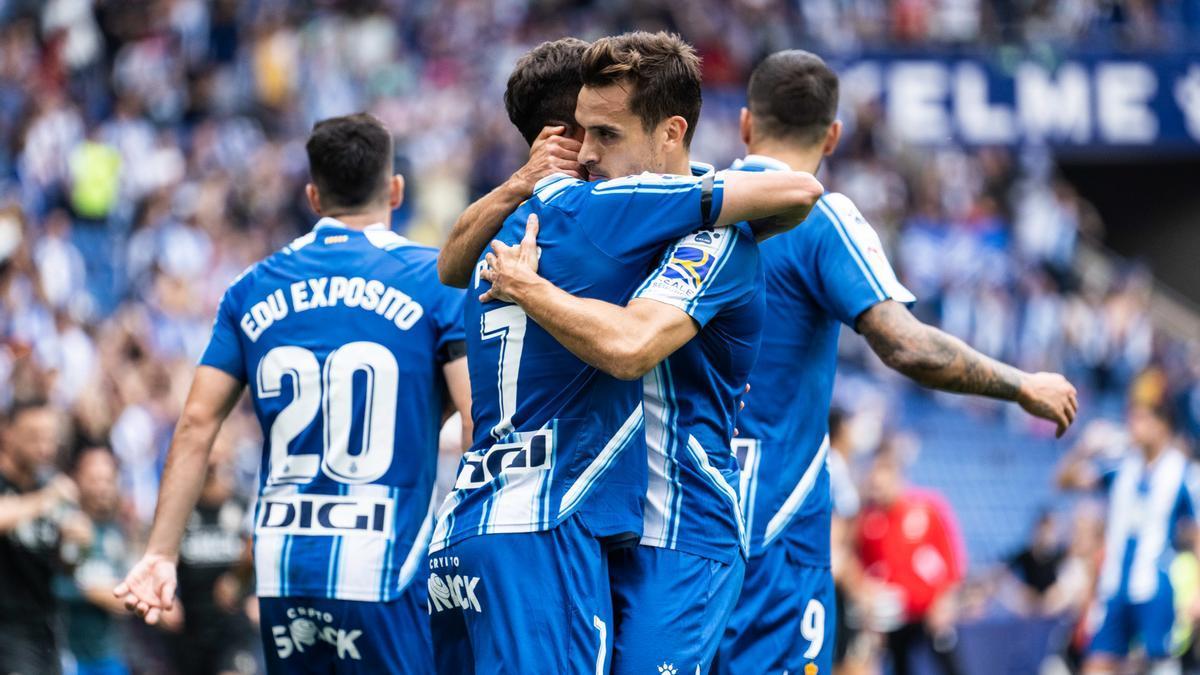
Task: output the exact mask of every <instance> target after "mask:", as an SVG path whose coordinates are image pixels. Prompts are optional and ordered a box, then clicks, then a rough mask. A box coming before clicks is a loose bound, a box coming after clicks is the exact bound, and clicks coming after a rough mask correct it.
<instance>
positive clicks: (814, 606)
mask: <svg viewBox="0 0 1200 675" xmlns="http://www.w3.org/2000/svg"><path fill="white" fill-rule="evenodd" d="M836 612H837V601H836V599H835V595H834V587H833V574H832V573H831V572H830V570H829V568H828V567H814V566H811V565H806V564H804V563H802V562H801V561H799V560H798V559H797V558H796V556H795V554H794V552H793V551H792V550H791V548H790V547H789V546H787V544H785V543H784V542H783V541H778V542H775V543H773V544H771V545H770V546H767V548H766V550H765V551H763V553H762V555H759V556H756V557H754V558H751V559H750V562H749V564H748V565H747V566H746V582H745V583H744V584H743V585H742V595H741V597H740V598H738V601H737V606H736V607H735V608H734V610H733V617H732V618H731V619H730V620H729V625H728V627H727V628H726V629H725V637H724V639H723V640H722V641H721V649H720V652H719V658H718V663H717V667H716V669H715V672H717V673H721V674H722V675H740V674H741V673H772V674H778V673H805V672H808V670H806V668H807V667H808V664H810V663H811V664H814V665H815V666H816V672H817V673H832V672H833V650H834V634H835V633H836V631H837V628H836V626H837V621H836V619H837V614H836Z"/></svg>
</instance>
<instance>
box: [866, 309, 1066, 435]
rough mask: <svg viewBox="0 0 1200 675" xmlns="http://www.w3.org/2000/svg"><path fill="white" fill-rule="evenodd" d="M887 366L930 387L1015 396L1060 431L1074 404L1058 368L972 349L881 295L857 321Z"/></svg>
mask: <svg viewBox="0 0 1200 675" xmlns="http://www.w3.org/2000/svg"><path fill="white" fill-rule="evenodd" d="M856 329H857V330H858V332H860V333H862V335H863V337H865V338H866V339H867V343H868V344H870V345H871V349H872V350H874V351H875V353H876V354H878V355H879V358H880V359H882V360H883V362H884V363H885V364H887V366H888V367H889V368H892V369H893V370H896V371H898V372H900V373H902V374H904V375H905V376H907V377H908V378H910V379H912V380H914V381H915V382H917V383H919V384H921V385H924V386H926V387H930V388H933V389H941V390H942V391H950V392H954V393H957V394H971V395H975V396H986V397H989V398H995V399H1000V400H1003V401H1015V402H1017V403H1018V404H1019V405H1020V406H1021V407H1022V408H1024V409H1025V412H1028V413H1029V414H1031V415H1034V416H1036V417H1041V418H1042V419H1046V420H1050V421H1051V422H1054V423H1055V424H1057V425H1058V435H1059V436H1062V435H1063V434H1064V433H1065V432H1066V430H1067V427H1069V426H1071V422H1073V421H1074V420H1075V413H1076V411H1077V410H1078V408H1079V404H1078V402H1077V400H1076V398H1075V387H1073V386H1071V383H1070V382H1067V380H1066V378H1064V377H1063V376H1062V375H1059V374H1057V373H1026V372H1024V371H1022V370H1019V369H1017V368H1014V367H1012V366H1010V365H1008V364H1005V363H1001V362H999V361H996V360H995V359H992V358H989V357H987V356H984V355H983V354H980V353H979V352H977V351H975V350H974V349H971V347H969V346H967V344H966V343H964V342H963V341H962V340H959V339H958V338H956V337H954V336H953V335H949V334H948V333H945V332H943V331H941V330H938V329H937V328H934V327H933V326H928V325H926V324H923V323H921V322H920V321H918V320H917V318H916V317H914V316H913V315H912V313H910V312H909V311H908V309H906V308H905V307H904V306H903V305H901V304H900V303H898V302H895V301H893V300H886V301H884V302H881V303H879V304H877V305H875V306H874V307H871V308H870V309H868V310H867V311H865V312H863V313H862V315H861V316H860V317H859V318H858V323H857V326H856Z"/></svg>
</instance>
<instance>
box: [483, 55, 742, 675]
mask: <svg viewBox="0 0 1200 675" xmlns="http://www.w3.org/2000/svg"><path fill="white" fill-rule="evenodd" d="M664 50H666V51H668V53H671V52H674V53H678V54H681V55H682V56H681V60H682V61H683V62H684V63H683V65H684V66H685V67H684V69H683V71H682V74H673V77H674V80H675V81H676V82H679V81H681V80H683V79H684V78H685V77H686V78H687V79H688V80H691V81H692V82H693V83H694V86H693V87H691V90H690V91H687V92H686V93H687V94H688V95H689V98H688V99H686V100H687V102H688V104H689V108H690V109H692V110H698V109H699V107H700V69H699V59H697V58H696V57H695V55H694V54H693V53H692V51H691V49H690V48H689V47H687V46H686V45H684V44H683V43H681V42H678V41H671V42H668V41H664V40H663V39H662V38H659V37H657V36H648V35H647V34H644V33H643V34H637V33H635V34H630V35H625V36H621V37H618V38H606V39H603V40H599V41H597V42H596V43H595V44H594V45H593V46H592V48H591V49H589V51H588V53H587V54H586V55H585V57H584V68H583V81H584V89H583V91H581V92H580V95H579V108H578V114H577V121H578V122H579V124H580V125H581V126H583V127H584V130H585V139H584V142H583V146H582V149H581V151H580V154H579V158H580V160H581V161H582V163H583V166H584V168H585V169H586V170H587V172H588V174H589V175H590V176H592V177H593V178H596V177H602V176H620V175H624V174H628V173H631V172H633V171H637V170H638V169H639V168H643V167H646V166H652V165H653V161H654V160H653V155H652V154H651V153H652V151H653V146H650V147H647V146H646V145H645V144H644V143H638V142H637V140H638V139H637V135H636V134H635V133H631V132H632V131H633V130H636V129H638V127H648V126H649V125H650V124H651V123H652V122H653V120H655V119H656V117H654V115H656V114H657V115H661V114H662V113H659V112H657V111H655V110H654V109H653V107H652V106H649V105H648V103H647V102H646V101H643V100H640V99H639V96H641V95H642V93H643V92H646V93H649V90H651V89H652V87H653V80H654V78H655V77H658V76H659V70H658V69H656V68H655V67H653V66H652V65H648V62H649V63H652V62H653V59H655V58H662V55H661V52H663V51H664ZM664 74H666V73H664ZM681 75H682V76H681ZM626 91H631V92H632V93H630V94H626V93H625V92H626ZM593 101H603V102H604V106H605V107H604V108H602V109H603V110H604V112H605V115H604V116H603V117H598V116H595V117H594V116H592V115H591V114H590V112H591V111H590V108H591V107H592V106H593ZM643 111H644V112H643ZM692 120H694V114H693V115H692ZM684 149H685V150H686V146H685V148H684ZM681 162H686V153H684V154H683V156H682V157H681ZM682 166H683V164H682V163H680V164H676V165H675V167H670V166H668V167H667V168H668V170H675V171H679V170H681V169H682ZM612 182H614V183H619V182H620V181H612ZM535 237H536V228H535V227H533V226H532V225H531V226H530V227H529V228H528V229H527V230H526V236H525V239H524V240H523V242H522V244H521V246H520V248H519V249H518V248H514V247H507V246H505V245H503V244H497V245H496V253H494V254H488V256H487V258H486V260H487V263H488V269H485V270H484V271H483V272H482V276H483V277H484V278H485V279H487V280H489V281H491V282H492V284H493V286H492V290H491V291H490V296H489V297H502V298H504V299H507V300H511V301H513V302H516V303H517V304H518V305H520V307H521V308H522V309H524V310H525V312H526V313H527V314H528V315H529V316H530V317H531V318H532V319H533V320H534V321H536V322H537V323H538V325H540V326H542V327H543V328H544V329H545V330H546V331H547V332H549V333H550V335H552V336H553V337H554V338H555V339H556V340H557V341H558V342H559V343H560V344H562V345H563V346H565V347H567V348H568V349H570V350H571V351H572V352H573V353H574V354H576V355H577V356H579V357H580V358H581V359H583V360H584V361H586V362H587V363H590V364H592V365H594V366H596V367H597V368H600V369H601V370H602V371H604V372H606V373H609V374H610V375H613V376H615V377H620V378H622V379H630V380H632V379H638V378H642V377H643V376H645V379H644V381H643V400H644V406H645V419H646V441H647V446H648V450H649V462H648V469H649V485H648V490H647V493H646V501H645V515H644V521H643V530H642V536H641V540H640V543H641V545H640V546H628V547H623V548H619V549H617V550H614V551H613V553H612V554H611V556H610V564H611V565H612V572H613V575H612V579H613V582H612V585H613V596H614V603H613V605H614V606H613V610H614V622H615V623H614V627H615V639H614V644H613V647H614V653H613V662H612V670H613V672H614V673H646V672H655V671H657V670H658V669H659V668H664V669H670V668H674V669H676V670H681V671H683V672H688V673H690V672H693V671H696V670H700V671H704V672H707V670H708V668H709V666H710V664H711V661H712V658H713V656H714V654H715V653H716V649H717V645H718V643H719V641H720V638H721V634H722V632H723V631H724V626H725V622H726V620H727V619H728V618H729V613H730V611H732V609H733V603H734V601H735V600H736V599H737V595H738V591H739V590H740V588H741V581H742V573H743V570H744V565H745V559H744V553H745V551H744V545H745V531H744V527H743V526H742V522H741V512H740V510H739V507H738V497H737V492H736V489H735V488H734V485H736V484H737V482H738V481H737V475H738V467H737V461H736V459H735V458H734V457H733V455H732V453H731V452H730V450H729V441H730V438H731V437H732V432H733V418H734V412H735V408H736V400H737V397H738V396H739V395H740V394H741V393H742V392H743V390H744V386H745V382H746V378H747V377H748V376H749V372H750V368H751V366H752V365H753V363H754V358H755V355H756V352H757V350H758V338H759V334H760V333H761V331H762V314H763V305H762V303H763V287H762V274H761V269H760V267H759V261H758V248H757V244H756V242H755V239H754V235H753V233H752V232H751V230H750V228H749V227H748V226H745V227H741V228H739V227H734V226H727V227H720V228H711V229H704V230H700V231H698V232H695V233H692V234H689V235H688V236H687V237H684V238H683V239H680V240H679V241H677V242H675V243H674V244H673V245H672V246H671V247H670V248H669V249H668V250H667V252H666V253H665V254H664V255H663V256H662V258H661V262H660V264H659V265H658V268H657V269H656V270H654V271H653V272H652V273H651V275H650V276H649V278H647V279H646V280H645V281H644V282H643V283H642V284H641V285H640V287H639V288H638V290H637V291H636V292H635V293H634V296H633V298H632V299H631V300H630V301H629V302H628V304H627V305H625V306H621V305H617V304H612V303H608V302H603V301H600V300H597V299H585V298H582V297H576V296H574V295H571V294H569V293H567V292H565V291H563V290H561V289H559V288H558V287H556V286H555V285H554V284H552V283H550V282H548V281H547V280H545V279H543V278H542V277H539V276H538V275H537V254H536V250H537V248H536V242H535Z"/></svg>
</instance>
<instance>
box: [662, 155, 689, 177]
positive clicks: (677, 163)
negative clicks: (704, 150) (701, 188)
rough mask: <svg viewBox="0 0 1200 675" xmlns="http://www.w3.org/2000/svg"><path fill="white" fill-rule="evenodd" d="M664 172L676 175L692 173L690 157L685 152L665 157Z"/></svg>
mask: <svg viewBox="0 0 1200 675" xmlns="http://www.w3.org/2000/svg"><path fill="white" fill-rule="evenodd" d="M664 173H668V174H673V175H676V176H690V175H692V162H691V157H689V156H688V154H687V153H686V152H685V153H683V154H681V155H678V156H675V157H671V158H669V159H667V165H666V171H664Z"/></svg>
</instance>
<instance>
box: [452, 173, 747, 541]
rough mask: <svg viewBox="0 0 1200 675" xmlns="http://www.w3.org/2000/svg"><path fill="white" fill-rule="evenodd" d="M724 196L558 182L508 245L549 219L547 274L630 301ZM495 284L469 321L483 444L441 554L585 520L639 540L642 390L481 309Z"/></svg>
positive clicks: (653, 184) (687, 185)
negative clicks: (534, 221)
mask: <svg viewBox="0 0 1200 675" xmlns="http://www.w3.org/2000/svg"><path fill="white" fill-rule="evenodd" d="M694 171H697V172H703V173H705V174H711V172H712V169H711V167H698V168H696V169H694ZM723 191H724V182H723V180H722V179H721V178H720V177H719V176H718V177H714V176H711V175H706V176H705V177H703V178H701V177H686V176H660V175H656V174H648V173H644V174H641V175H639V176H630V177H627V178H619V179H615V180H609V181H603V182H596V183H585V182H583V181H580V180H575V179H572V178H569V177H566V176H562V175H558V176H551V177H549V178H547V179H545V180H543V181H541V182H540V183H539V184H538V185H537V187H536V189H535V190H534V194H533V197H532V198H531V199H529V200H528V201H527V202H525V203H524V204H522V205H521V206H520V207H519V208H518V209H517V210H516V212H514V213H513V214H512V215H511V216H509V217H508V219H507V220H506V221H505V222H504V224H503V226H502V227H501V229H500V232H499V233H498V234H497V237H496V238H497V239H499V240H500V241H503V242H506V243H510V244H515V243H516V242H519V241H520V239H521V237H522V236H523V235H524V233H525V221H526V219H527V217H528V216H529V215H530V214H531V213H536V214H537V215H538V218H539V221H540V230H539V234H538V245H539V247H540V249H541V258H540V264H539V269H538V273H539V274H541V275H542V276H543V277H545V278H546V279H547V280H549V281H550V282H552V283H553V284H554V285H556V286H558V287H559V288H561V289H563V290H565V291H567V292H568V293H571V294H573V295H576V296H580V297H586V298H597V299H600V300H605V301H607V302H613V303H618V304H625V303H626V302H627V301H628V300H629V298H630V297H631V296H632V295H633V292H634V291H635V290H636V289H637V287H638V284H639V283H640V282H641V281H642V280H643V279H645V277H646V274H647V272H648V271H649V270H650V269H651V268H652V267H653V263H654V262H655V260H656V259H657V258H658V256H659V255H660V254H661V253H662V251H663V249H664V247H665V246H666V245H667V244H669V243H671V242H673V241H675V240H676V239H679V238H680V237H682V236H683V235H685V234H687V233H689V232H692V231H694V230H697V229H699V228H701V227H705V226H708V225H711V223H712V222H713V221H714V220H715V219H716V217H717V215H718V214H719V213H720V210H721V198H722V194H723ZM706 195H707V196H706ZM479 264H480V265H482V264H483V262H482V257H481V262H480V263H479ZM488 287H489V284H488V283H487V282H486V281H484V280H482V279H481V278H480V276H479V268H477V269H476V272H475V275H474V279H473V289H472V291H471V292H470V293H469V294H468V295H469V297H468V299H467V301H466V310H465V319H464V325H465V326H467V357H468V359H467V362H468V365H469V367H470V370H471V392H472V395H473V396H474V398H473V404H472V416H473V418H474V422H475V443H474V445H473V446H472V448H471V450H470V451H469V452H468V453H467V454H466V456H464V457H463V462H462V465H461V467H460V471H459V475H458V480H457V483H456V485H455V489H454V491H453V492H451V493H450V495H448V496H447V498H446V502H445V503H444V504H443V505H442V508H441V511H440V512H439V514H438V525H437V528H436V529H435V531H434V535H433V542H432V543H431V545H430V550H431V551H438V550H441V549H442V548H443V547H445V546H449V545H451V544H453V543H455V542H457V541H461V540H462V539H465V538H467V537H471V536H475V535H481V534H489V533H502V532H534V531H539V530H547V529H550V528H553V527H555V526H557V525H558V524H559V523H560V522H562V521H563V520H564V519H566V518H567V517H569V516H570V515H572V514H573V513H579V514H580V517H581V518H582V519H583V522H584V524H585V525H586V526H587V528H588V530H589V531H590V532H592V533H593V534H594V535H596V536H600V537H603V536H613V535H621V534H635V535H636V534H638V533H640V531H641V527H642V509H641V501H642V498H643V495H644V493H645V490H646V461H645V454H644V453H645V448H646V446H645V434H644V433H643V428H644V425H643V417H642V405H641V396H642V392H641V386H640V384H639V383H637V382H623V381H621V380H618V379H616V378H614V377H611V376H609V375H607V374H605V373H603V372H601V371H599V370H597V369H596V368H593V367H592V366H589V365H588V364H586V363H584V362H583V361H581V360H580V359H578V358H577V357H575V355H573V354H572V353H571V352H569V351H567V349H566V348H564V347H563V346H562V345H560V344H559V343H558V342H557V341H556V340H555V339H554V338H553V337H551V336H550V334H549V333H547V332H546V331H545V330H543V329H542V328H541V326H538V325H537V324H536V323H535V322H533V321H530V320H528V317H527V316H526V315H525V312H524V311H523V310H522V309H521V308H520V307H518V306H516V305H513V304H509V303H504V302H498V301H493V302H489V303H486V304H483V303H480V302H479V301H478V295H479V294H480V293H481V292H483V291H484V290H486V288H488Z"/></svg>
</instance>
